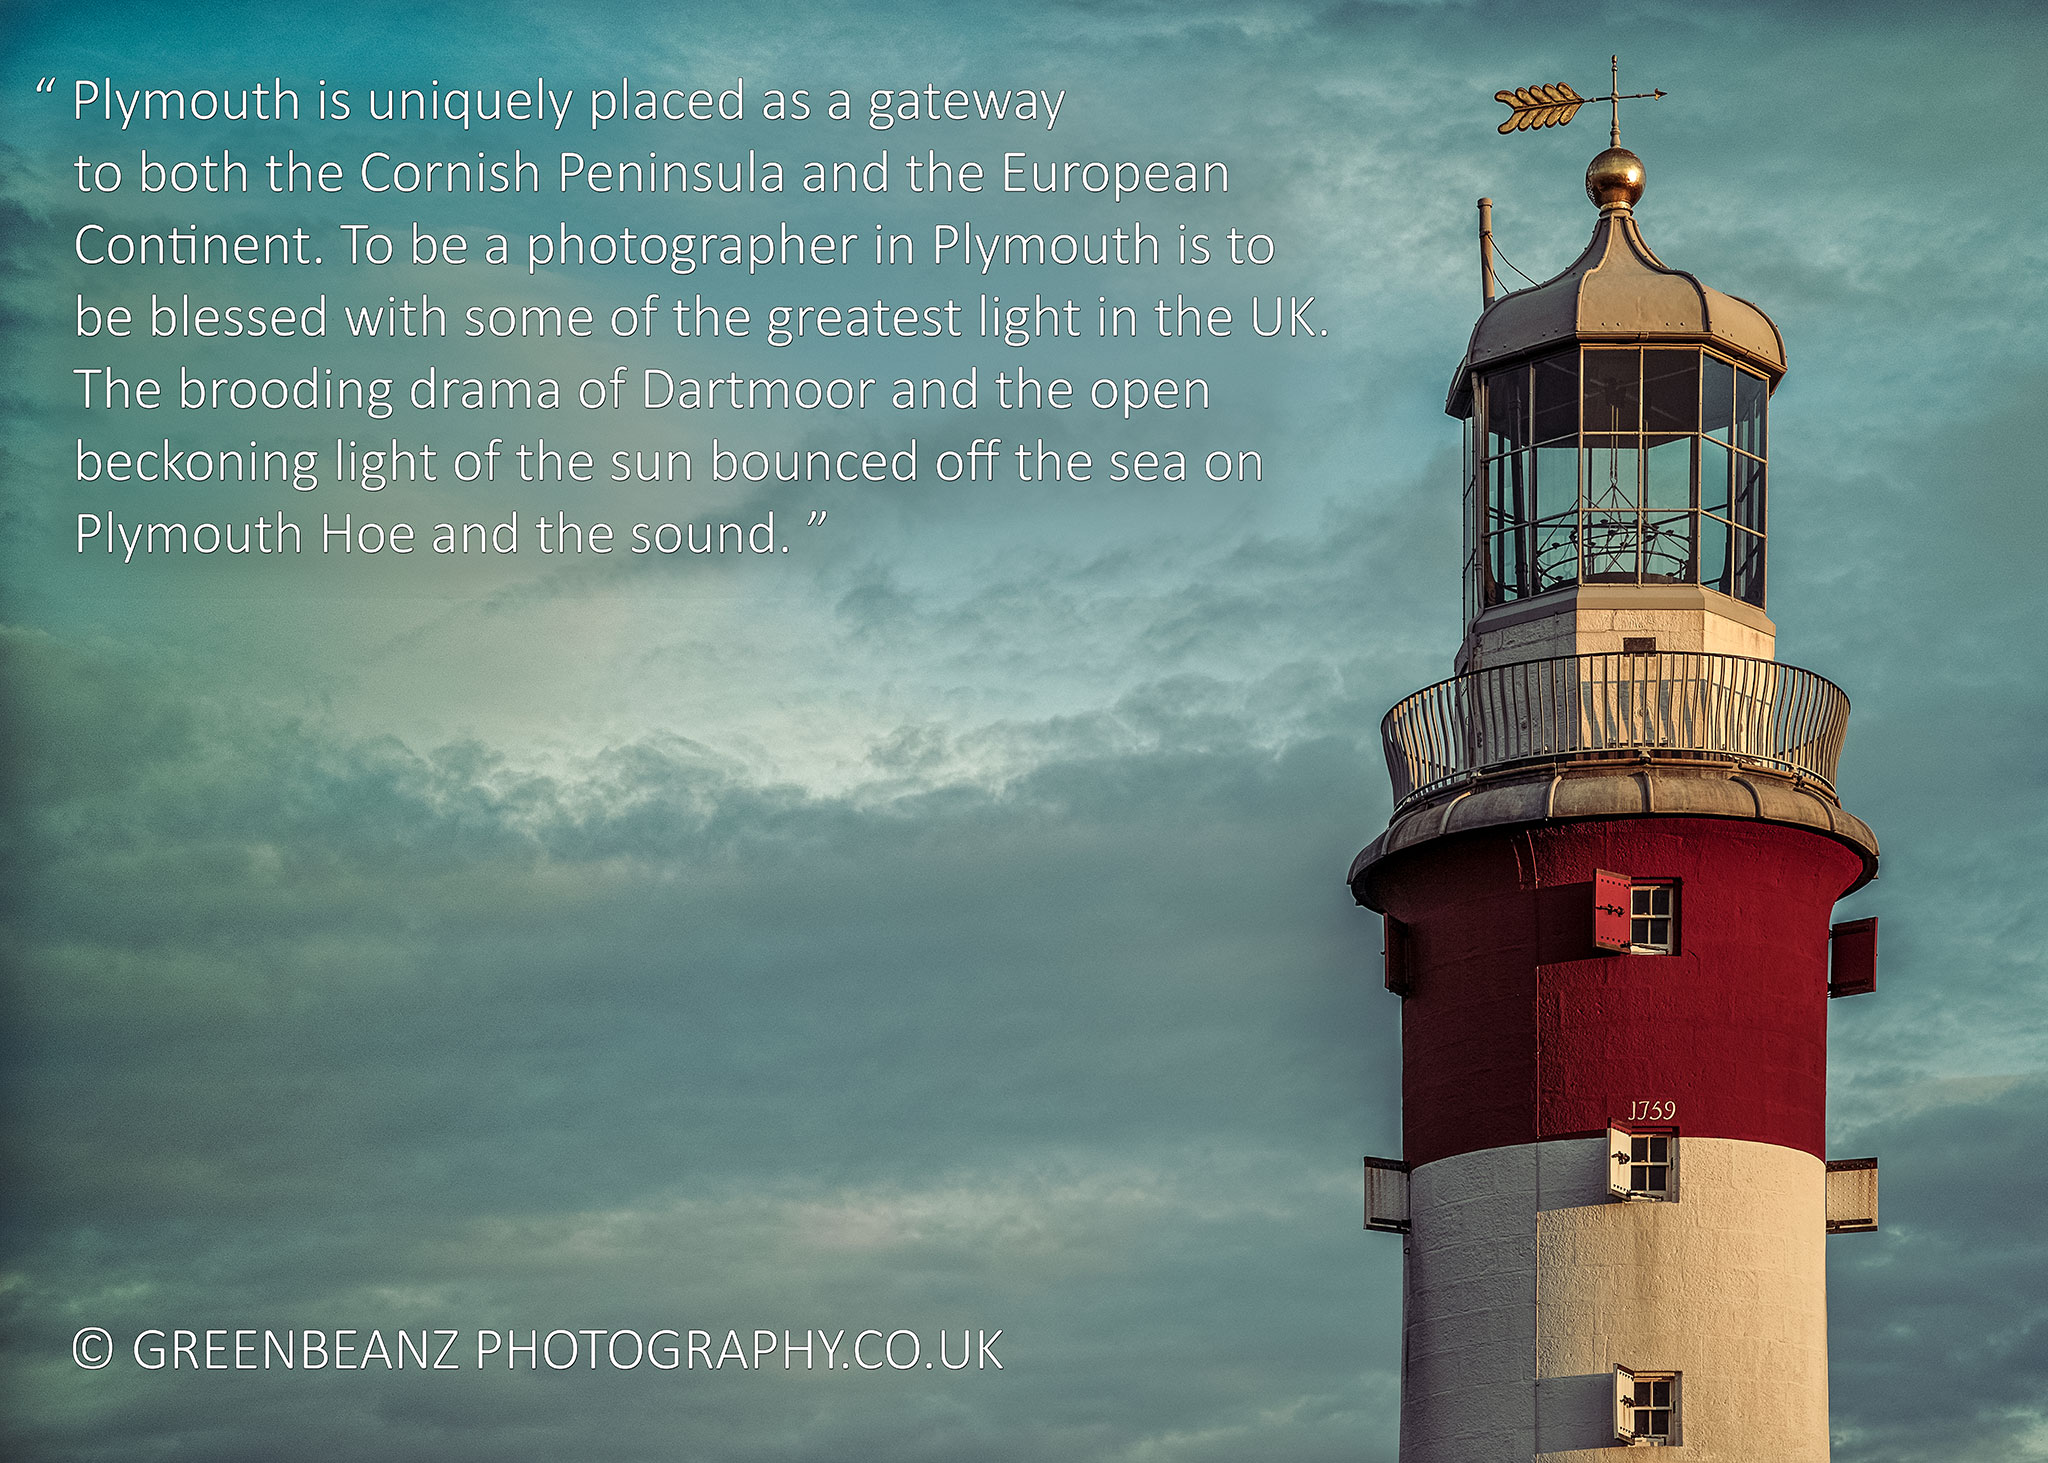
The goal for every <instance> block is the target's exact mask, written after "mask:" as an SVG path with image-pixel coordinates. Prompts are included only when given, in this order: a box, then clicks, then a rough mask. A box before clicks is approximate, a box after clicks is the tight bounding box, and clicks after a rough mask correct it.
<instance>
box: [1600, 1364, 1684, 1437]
mask: <svg viewBox="0 0 2048 1463" xmlns="http://www.w3.org/2000/svg"><path fill="white" fill-rule="evenodd" d="M1678 1401H1679V1374H1678V1373H1677V1372H1639V1371H1635V1370H1633V1369H1631V1368H1629V1367H1625V1366H1617V1367H1616V1368H1615V1369H1614V1435H1615V1437H1616V1438H1618V1439H1619V1440H1620V1441H1622V1442H1624V1443H1630V1444H1633V1445H1636V1446H1639V1447H1640V1446H1655V1445H1658V1444H1666V1445H1676V1444H1677V1442H1678V1440H1679V1433H1678Z"/></svg>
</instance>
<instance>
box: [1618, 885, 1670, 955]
mask: <svg viewBox="0 0 2048 1463" xmlns="http://www.w3.org/2000/svg"><path fill="white" fill-rule="evenodd" d="M1677 934H1678V887H1677V886H1676V885H1675V884H1631V885H1629V890H1628V947H1629V949H1630V950H1631V951H1633V952H1635V953H1636V954H1638V955H1671V954H1674V953H1676V952H1677V949H1678V941H1677Z"/></svg>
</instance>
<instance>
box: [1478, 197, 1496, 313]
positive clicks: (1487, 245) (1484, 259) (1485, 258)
mask: <svg viewBox="0 0 2048 1463" xmlns="http://www.w3.org/2000/svg"><path fill="white" fill-rule="evenodd" d="M1479 296H1480V300H1481V302H1482V304H1484V305H1491V304H1492V303H1493V200H1492V199H1491V198H1482V199H1480V200H1479Z"/></svg>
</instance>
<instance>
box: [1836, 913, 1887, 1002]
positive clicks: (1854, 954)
mask: <svg viewBox="0 0 2048 1463" xmlns="http://www.w3.org/2000/svg"><path fill="white" fill-rule="evenodd" d="M1876 989H1877V920H1876V919H1875V918H1871V919H1854V920H1850V921H1849V922H1848V923H1847V924H1840V925H1835V926H1834V927H1833V928H1831V929H1830V930H1829V931H1828V994H1829V995H1831V996H1861V995H1867V994H1869V993H1870V992H1871V991H1874V990H1876Z"/></svg>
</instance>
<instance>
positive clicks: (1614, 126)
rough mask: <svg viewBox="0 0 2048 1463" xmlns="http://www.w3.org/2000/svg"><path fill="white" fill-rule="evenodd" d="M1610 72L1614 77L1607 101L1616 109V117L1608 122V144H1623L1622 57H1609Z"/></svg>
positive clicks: (1611, 145) (1615, 145) (1609, 87)
mask: <svg viewBox="0 0 2048 1463" xmlns="http://www.w3.org/2000/svg"><path fill="white" fill-rule="evenodd" d="M1607 67H1608V73H1609V75H1610V76H1611V77H1612V78H1613V80H1612V82H1611V84H1610V85H1609V86H1608V88H1607V102H1608V105H1609V106H1610V107H1612V108H1613V110H1614V119H1613V120H1612V121H1611V122H1609V123H1608V124H1607V145H1608V146H1609V147H1620V146H1621V57H1619V56H1609V57H1608V58H1607Z"/></svg>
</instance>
